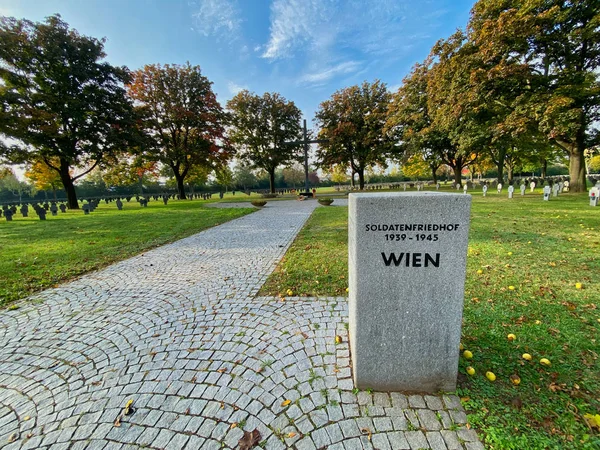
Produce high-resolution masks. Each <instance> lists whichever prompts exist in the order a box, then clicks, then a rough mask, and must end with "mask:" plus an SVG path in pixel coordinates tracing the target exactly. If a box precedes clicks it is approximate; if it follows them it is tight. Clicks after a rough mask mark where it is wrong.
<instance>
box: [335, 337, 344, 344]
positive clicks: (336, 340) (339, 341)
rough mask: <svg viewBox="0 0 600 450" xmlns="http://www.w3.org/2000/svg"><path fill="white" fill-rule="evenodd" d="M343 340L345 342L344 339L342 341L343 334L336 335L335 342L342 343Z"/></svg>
mask: <svg viewBox="0 0 600 450" xmlns="http://www.w3.org/2000/svg"><path fill="white" fill-rule="evenodd" d="M342 342H343V341H342V337H341V336H336V337H335V343H336V344H341V343H342Z"/></svg>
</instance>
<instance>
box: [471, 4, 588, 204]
mask: <svg viewBox="0 0 600 450" xmlns="http://www.w3.org/2000/svg"><path fill="white" fill-rule="evenodd" d="M599 23H600V8H599V6H598V2H597V1H589V0H572V1H565V0H543V1H542V0H502V1H500V0H480V1H478V2H477V3H476V4H475V6H474V7H473V11H472V15H471V20H470V22H469V30H470V37H471V40H472V41H473V42H474V43H475V44H476V45H477V46H478V48H479V49H480V54H481V55H482V58H483V60H484V62H485V63H486V64H488V65H490V70H489V71H488V74H487V76H486V79H487V80H488V84H487V87H486V90H487V97H488V100H489V101H490V102H495V103H497V104H502V105H503V106H504V107H505V108H506V109H508V111H509V113H508V115H507V117H506V120H505V121H504V122H505V123H510V122H513V123H515V122H517V123H518V122H525V123H530V124H534V125H535V126H536V127H537V129H538V130H539V131H540V132H541V133H543V134H544V135H545V136H546V137H547V139H549V140H550V141H551V142H552V143H554V144H556V145H557V146H559V147H560V148H561V149H562V150H563V151H564V152H565V153H566V154H567V155H568V157H569V175H570V178H571V188H572V190H573V191H575V192H581V191H584V190H585V189H586V184H585V164H584V151H585V149H586V148H589V147H592V146H593V145H596V144H597V143H598V142H599V136H598V129H597V128H598V127H597V123H598V120H599V119H600V83H599V75H598V73H599V69H600V27H599V25H598V24H599ZM502 85H505V86H506V85H510V86H512V90H511V91H508V90H506V89H502V90H499V89H496V87H497V86H502ZM509 92H511V93H513V94H516V95H509V96H508V98H507V96H506V94H508V93H509Z"/></svg>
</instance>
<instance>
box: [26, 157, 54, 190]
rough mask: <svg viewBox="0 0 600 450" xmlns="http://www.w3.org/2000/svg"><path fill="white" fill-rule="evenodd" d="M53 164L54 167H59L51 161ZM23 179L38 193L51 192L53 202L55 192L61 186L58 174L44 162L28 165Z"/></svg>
mask: <svg viewBox="0 0 600 450" xmlns="http://www.w3.org/2000/svg"><path fill="white" fill-rule="evenodd" d="M53 163H54V165H56V166H58V165H59V163H58V162H56V161H53ZM25 177H26V178H28V179H29V180H30V181H31V182H32V183H33V186H34V187H35V188H36V189H37V190H38V191H48V190H51V191H52V193H53V194H54V200H56V191H57V189H60V187H61V186H62V181H61V178H60V174H59V173H58V172H57V171H56V170H54V169H52V168H50V166H48V164H46V163H45V162H44V161H41V160H38V161H34V162H33V163H32V164H30V165H29V167H28V168H27V170H26V171H25ZM46 198H47V197H46Z"/></svg>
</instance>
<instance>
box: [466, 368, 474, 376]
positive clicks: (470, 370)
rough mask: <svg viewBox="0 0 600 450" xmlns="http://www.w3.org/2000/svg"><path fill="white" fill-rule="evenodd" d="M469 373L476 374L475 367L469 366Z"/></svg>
mask: <svg viewBox="0 0 600 450" xmlns="http://www.w3.org/2000/svg"><path fill="white" fill-rule="evenodd" d="M467 373H468V374H469V375H475V369H473V368H472V367H471V366H469V367H467Z"/></svg>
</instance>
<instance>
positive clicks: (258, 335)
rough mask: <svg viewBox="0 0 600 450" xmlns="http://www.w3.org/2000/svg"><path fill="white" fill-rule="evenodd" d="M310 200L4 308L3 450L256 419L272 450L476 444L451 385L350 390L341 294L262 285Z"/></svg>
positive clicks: (156, 435)
mask: <svg viewBox="0 0 600 450" xmlns="http://www.w3.org/2000/svg"><path fill="white" fill-rule="evenodd" d="M315 206H316V202H310V201H305V202H271V203H269V205H268V206H267V207H266V208H264V209H262V210H260V211H258V212H255V213H254V214H251V215H248V216H245V217H242V218H239V219H236V220H233V221H231V222H228V223H226V224H223V225H220V226H218V227H215V228H212V229H209V230H206V231H203V232H201V233H199V234H196V235H194V236H192V237H189V238H186V239H183V240H181V241H178V242H175V243H173V244H170V245H166V246H163V247H160V248H157V249H155V250H152V251H149V252H146V253H144V254H141V255H139V256H137V257H134V258H131V259H128V260H126V261H122V262H120V263H117V264H114V265H112V266H110V267H108V268H107V269H105V270H102V271H99V272H96V273H93V274H89V275H87V276H85V277H82V278H81V279H79V280H77V281H74V282H71V283H69V284H65V285H63V286H60V287H57V288H55V289H51V290H47V291H44V292H42V293H41V294H39V295H37V296H34V297H32V298H29V299H27V300H24V301H22V302H20V303H19V304H18V306H19V309H16V310H11V311H8V310H5V311H2V312H0V339H1V340H2V342H3V347H2V349H0V448H4V449H11V450H12V449H52V450H57V449H71V450H74V449H92V450H95V449H97V450H101V449H104V450H108V449H115V450H117V449H123V450H124V449H135V448H152V449H168V450H171V449H183V448H185V449H196V448H202V449H220V448H235V447H237V443H238V441H239V439H240V438H241V437H242V435H243V430H246V431H252V430H254V429H258V430H259V431H260V434H261V446H263V447H264V448H266V449H285V448H296V449H319V448H329V449H371V448H380V449H388V448H391V449H417V448H432V449H479V448H483V446H482V445H481V443H480V442H479V440H478V438H477V435H476V433H475V432H474V431H473V430H470V429H468V428H467V427H466V423H465V421H466V416H465V414H464V412H463V410H462V408H461V406H460V401H459V399H458V398H457V397H456V396H453V395H449V396H442V397H437V396H425V397H423V396H420V395H411V396H406V395H403V394H400V393H391V394H388V393H379V392H375V393H369V392H365V391H361V392H356V391H354V390H353V383H352V378H351V372H350V353H349V348H348V344H347V342H348V335H347V325H346V324H347V303H346V299H345V298H318V299H317V298H295V297H291V298H286V299H285V301H284V302H282V301H281V300H280V299H279V298H257V297H256V293H257V291H258V289H259V288H260V286H261V284H262V283H263V282H264V280H265V278H266V277H267V276H268V274H269V273H270V272H271V271H272V270H273V268H274V266H275V264H276V263H277V262H278V261H279V259H280V258H281V257H282V255H283V254H284V252H285V250H286V249H287V247H288V246H289V244H290V243H291V242H292V240H293V238H294V237H295V235H296V234H297V232H298V231H299V230H300V228H301V227H302V225H303V224H304V222H305V221H306V219H307V218H308V216H309V215H310V213H311V212H312V210H313V209H314V207H315ZM336 335H339V336H341V338H342V341H343V342H342V343H341V344H336V342H335V336H336ZM129 399H133V401H134V403H133V408H134V412H133V414H131V415H128V416H123V418H122V420H121V426H120V427H116V426H114V422H115V419H116V418H117V417H118V416H119V415H120V412H121V411H122V409H123V407H124V405H125V404H126V402H127V401H128V400H129Z"/></svg>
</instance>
